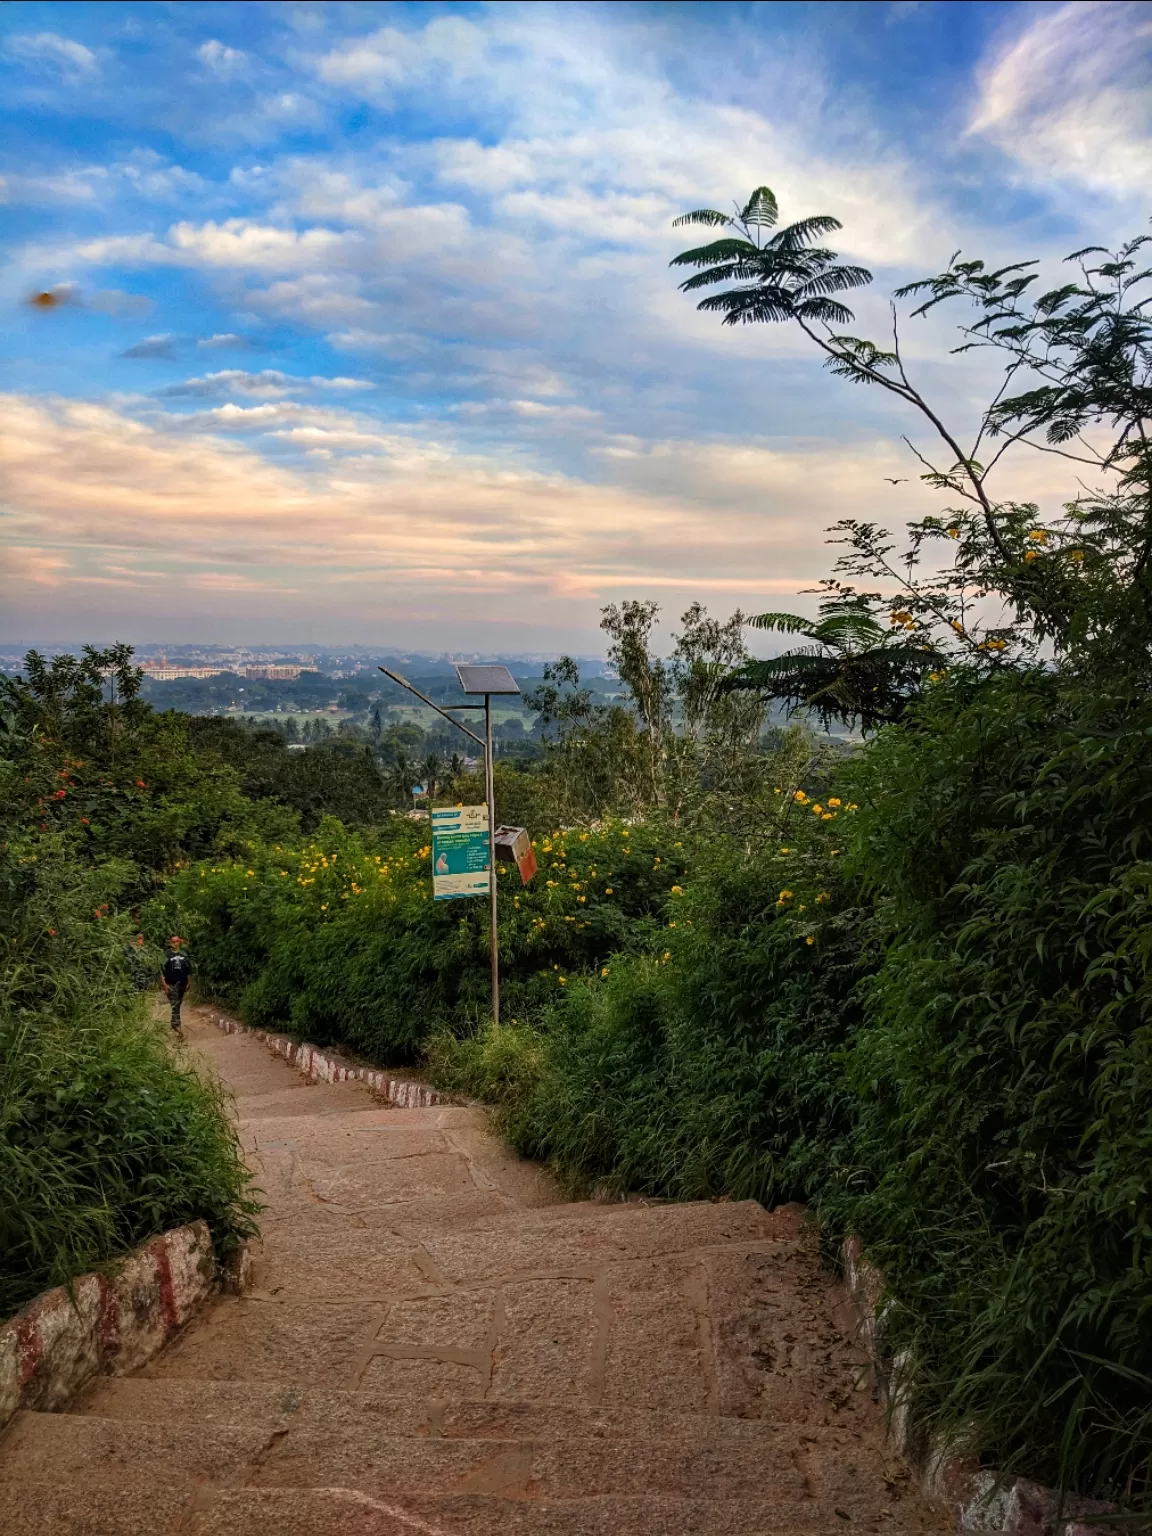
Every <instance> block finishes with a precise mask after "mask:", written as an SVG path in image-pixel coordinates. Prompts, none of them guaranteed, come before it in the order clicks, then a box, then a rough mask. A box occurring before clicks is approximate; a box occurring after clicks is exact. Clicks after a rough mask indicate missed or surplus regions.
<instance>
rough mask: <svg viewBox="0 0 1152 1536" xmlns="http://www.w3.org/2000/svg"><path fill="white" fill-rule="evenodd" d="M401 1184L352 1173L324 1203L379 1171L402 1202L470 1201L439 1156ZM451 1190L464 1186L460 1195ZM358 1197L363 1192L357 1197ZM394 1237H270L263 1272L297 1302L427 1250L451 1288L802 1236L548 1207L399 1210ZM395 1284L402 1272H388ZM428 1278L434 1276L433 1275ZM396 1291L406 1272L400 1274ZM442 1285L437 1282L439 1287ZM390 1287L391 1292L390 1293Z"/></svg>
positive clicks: (741, 1207) (669, 1209)
mask: <svg viewBox="0 0 1152 1536" xmlns="http://www.w3.org/2000/svg"><path fill="white" fill-rule="evenodd" d="M412 1163H413V1164H414V1165H418V1166H409V1165H401V1166H404V1167H405V1170H406V1175H407V1177H406V1178H405V1179H404V1180H401V1179H399V1178H397V1177H396V1176H395V1174H394V1173H393V1172H392V1165H384V1166H383V1167H381V1166H380V1165H377V1166H376V1167H375V1168H373V1167H371V1166H370V1167H368V1168H365V1169H362V1170H356V1171H351V1170H350V1171H349V1172H348V1174H347V1176H346V1177H344V1178H341V1177H339V1176H338V1175H333V1176H331V1177H329V1178H327V1179H325V1180H323V1181H321V1180H311V1181H310V1182H311V1183H312V1184H313V1186H314V1187H319V1185H320V1184H321V1183H323V1186H324V1193H325V1198H326V1199H335V1200H336V1201H337V1202H338V1203H340V1204H343V1203H344V1202H343V1199H342V1198H341V1196H342V1195H344V1194H347V1195H350V1197H351V1202H352V1203H355V1202H356V1200H357V1197H358V1194H359V1195H360V1196H362V1194H363V1191H364V1190H365V1188H366V1187H368V1186H370V1184H371V1183H372V1181H373V1178H374V1176H375V1175H376V1174H377V1173H378V1172H379V1173H382V1174H383V1175H384V1176H385V1178H387V1179H389V1180H390V1181H391V1188H392V1189H394V1190H395V1191H396V1192H397V1193H400V1192H401V1191H402V1190H403V1189H405V1188H410V1189H411V1190H412V1192H413V1193H414V1194H415V1193H417V1192H419V1193H428V1194H433V1195H438V1196H445V1195H449V1194H452V1193H463V1192H464V1188H465V1186H466V1180H467V1173H466V1170H465V1168H464V1167H463V1165H462V1164H457V1163H456V1162H455V1161H454V1160H452V1159H448V1158H441V1157H426V1158H419V1159H413V1160H412ZM453 1181H458V1182H456V1184H455V1188H454V1187H453ZM353 1191H356V1192H357V1193H354V1192H353ZM390 1209H391V1214H392V1215H393V1216H394V1218H395V1219H394V1220H393V1221H392V1222H391V1223H390V1225H391V1228H392V1231H393V1232H394V1233H395V1234H397V1235H396V1236H389V1235H388V1234H386V1233H385V1232H384V1231H382V1229H381V1228H380V1227H379V1226H375V1227H371V1228H351V1229H350V1228H349V1227H347V1226H337V1225H335V1224H333V1225H332V1226H331V1227H330V1228H329V1227H326V1226H324V1225H321V1224H317V1223H310V1224H309V1225H307V1226H306V1227H297V1226H295V1225H290V1224H286V1223H280V1224H277V1225H276V1226H275V1227H273V1228H270V1229H269V1230H268V1231H267V1233H266V1237H265V1242H264V1245H263V1252H262V1255H261V1256H262V1259H263V1261H264V1267H265V1269H266V1270H267V1271H268V1273H269V1274H270V1275H272V1276H273V1277H274V1283H278V1284H281V1285H283V1287H284V1289H285V1290H286V1291H287V1292H288V1293H289V1294H292V1295H311V1296H317V1297H319V1296H325V1295H328V1296H334V1295H368V1294H369V1293H370V1292H369V1291H368V1290H366V1289H365V1285H366V1284H370V1277H371V1275H372V1273H373V1271H374V1270H375V1269H377V1268H379V1267H380V1265H381V1263H382V1261H383V1260H384V1259H385V1257H386V1256H387V1255H398V1254H399V1253H400V1252H401V1251H408V1252H411V1251H413V1250H414V1249H415V1248H416V1247H419V1248H420V1249H422V1250H423V1253H424V1255H426V1256H427V1257H429V1258H430V1259H431V1260H432V1262H433V1265H434V1268H435V1271H438V1274H439V1279H440V1282H441V1283H443V1284H447V1285H454V1284H460V1283H464V1284H477V1283H484V1282H486V1281H491V1280H495V1279H498V1278H505V1277H511V1276H515V1275H518V1274H534V1275H538V1274H548V1273H572V1272H582V1273H588V1272H590V1271H592V1270H596V1269H601V1268H603V1267H605V1266H607V1265H616V1264H621V1263H628V1262H631V1261H634V1260H638V1259H652V1258H659V1257H662V1256H664V1255H671V1254H677V1253H690V1252H694V1251H696V1250H698V1249H703V1248H710V1249H714V1248H722V1247H732V1248H738V1249H746V1248H748V1247H751V1246H757V1245H769V1246H771V1247H779V1246H780V1245H783V1244H787V1245H789V1246H791V1245H793V1244H794V1243H795V1241H796V1238H795V1234H794V1233H793V1232H789V1230H788V1227H787V1225H786V1224H785V1223H782V1222H780V1221H777V1220H776V1219H775V1218H774V1217H773V1216H772V1215H771V1214H770V1213H769V1212H767V1211H766V1210H764V1208H763V1207H762V1206H760V1205H757V1204H756V1203H755V1202H754V1201H751V1200H748V1201H742V1202H740V1203H738V1204H736V1203H733V1204H718V1205H711V1204H706V1203H697V1204H688V1205H666V1206H635V1207H618V1206H597V1205H591V1206H588V1207H587V1208H585V1209H584V1210H583V1211H582V1212H581V1213H580V1214H578V1215H564V1216H559V1217H556V1216H553V1215H551V1213H550V1208H548V1207H544V1208H538V1209H536V1210H532V1211H514V1212H512V1213H507V1212H502V1213H500V1214H497V1215H491V1214H487V1215H482V1216H479V1217H477V1219H476V1221H475V1222H474V1223H473V1224H470V1225H459V1224H457V1223H455V1222H453V1223H452V1224H451V1225H450V1226H449V1225H447V1224H441V1223H439V1222H437V1223H435V1224H433V1225H428V1226H425V1225H422V1224H421V1223H419V1221H409V1220H406V1219H405V1217H404V1214H403V1209H402V1207H396V1206H393V1207H391V1208H390ZM383 1267H384V1269H385V1270H387V1272H388V1275H389V1277H391V1276H392V1274H393V1271H394V1270H395V1266H394V1265H393V1266H388V1265H387V1264H384V1266H383ZM430 1273H431V1272H430ZM396 1278H397V1282H398V1281H399V1272H398V1271H396ZM433 1283H435V1282H433ZM388 1288H392V1287H391V1285H389V1287H388Z"/></svg>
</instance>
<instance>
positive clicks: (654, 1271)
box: [603, 1259, 716, 1413]
mask: <svg viewBox="0 0 1152 1536" xmlns="http://www.w3.org/2000/svg"><path fill="white" fill-rule="evenodd" d="M701 1282H702V1266H701V1265H700V1264H699V1263H697V1264H691V1263H689V1264H685V1263H683V1262H676V1261H673V1262H669V1261H668V1260H667V1259H653V1260H648V1261H646V1262H643V1263H639V1264H631V1265H627V1266H625V1267H621V1268H619V1269H615V1270H613V1271H612V1272H611V1274H610V1276H609V1279H608V1305H609V1307H610V1308H611V1319H612V1321H611V1330H610V1332H609V1335H608V1341H607V1352H606V1359H605V1366H604V1394H603V1401H604V1402H605V1403H609V1404H619V1405H623V1404H628V1405H630V1406H632V1407H636V1408H659V1409H669V1410H672V1411H679V1412H688V1413H705V1412H712V1413H714V1412H715V1411H716V1401H715V1376H714V1370H713V1364H712V1357H711V1340H710V1337H709V1332H708V1318H707V1311H706V1306H707V1303H706V1300H705V1299H704V1297H703V1296H702V1294H701Z"/></svg>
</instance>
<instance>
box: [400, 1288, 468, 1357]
mask: <svg viewBox="0 0 1152 1536" xmlns="http://www.w3.org/2000/svg"><path fill="white" fill-rule="evenodd" d="M497 1299H498V1298H497V1295H496V1293H495V1292H494V1291H487V1290H485V1291H460V1292H453V1293H452V1294H451V1295H447V1296H423V1297H419V1298H414V1299H412V1300H410V1301H398V1302H394V1303H393V1304H392V1306H391V1307H390V1308H389V1310H388V1316H387V1318H386V1319H385V1321H384V1325H383V1327H382V1328H381V1329H380V1333H379V1338H378V1342H379V1345H380V1347H384V1346H386V1345H389V1344H403V1345H413V1346H415V1345H431V1346H433V1347H439V1346H450V1347H454V1348H456V1349H468V1350H477V1351H483V1352H484V1353H485V1354H487V1353H488V1352H489V1351H490V1350H491V1348H492V1344H493V1341H494V1330H495V1326H496V1302H497Z"/></svg>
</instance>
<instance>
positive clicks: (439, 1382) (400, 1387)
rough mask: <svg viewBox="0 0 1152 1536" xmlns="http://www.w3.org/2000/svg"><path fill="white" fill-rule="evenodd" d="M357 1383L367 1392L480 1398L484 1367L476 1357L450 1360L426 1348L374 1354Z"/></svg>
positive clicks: (483, 1389) (484, 1385)
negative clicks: (420, 1350)
mask: <svg viewBox="0 0 1152 1536" xmlns="http://www.w3.org/2000/svg"><path fill="white" fill-rule="evenodd" d="M360 1386H361V1387H363V1388H364V1389H365V1390H367V1391H370V1392H382V1393H388V1394H407V1395H411V1396H413V1397H418V1396H429V1397H464V1398H481V1397H483V1396H484V1394H485V1392H486V1391H487V1390H488V1368H487V1365H486V1364H485V1363H483V1362H481V1361H480V1360H472V1361H469V1360H468V1359H452V1358H450V1355H449V1352H448V1351H444V1352H442V1353H441V1355H439V1356H438V1357H433V1356H431V1355H430V1354H429V1353H428V1352H427V1351H425V1352H423V1353H422V1354H417V1355H400V1354H376V1355H373V1357H372V1358H371V1359H370V1360H369V1361H368V1364H367V1365H366V1366H365V1367H364V1369H363V1371H362V1372H361V1375H360Z"/></svg>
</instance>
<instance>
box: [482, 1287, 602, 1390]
mask: <svg viewBox="0 0 1152 1536" xmlns="http://www.w3.org/2000/svg"><path fill="white" fill-rule="evenodd" d="M502 1301H503V1306H502V1309H501V1316H500V1319H499V1323H498V1342H497V1344H496V1348H495V1350H494V1352H493V1356H492V1376H491V1383H490V1391H491V1393H492V1394H493V1396H496V1397H531V1398H534V1399H538V1400H539V1401H541V1402H554V1401H556V1400H558V1399H563V1398H573V1397H574V1398H584V1399H587V1398H588V1397H589V1396H590V1395H591V1393H592V1391H593V1386H594V1369H595V1362H596V1349H597V1338H598V1332H597V1318H596V1297H595V1293H594V1287H593V1283H592V1281H590V1280H558V1281H557V1280H541V1281H522V1282H519V1283H517V1284H514V1285H508V1286H505V1287H504V1288H503V1291H502Z"/></svg>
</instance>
